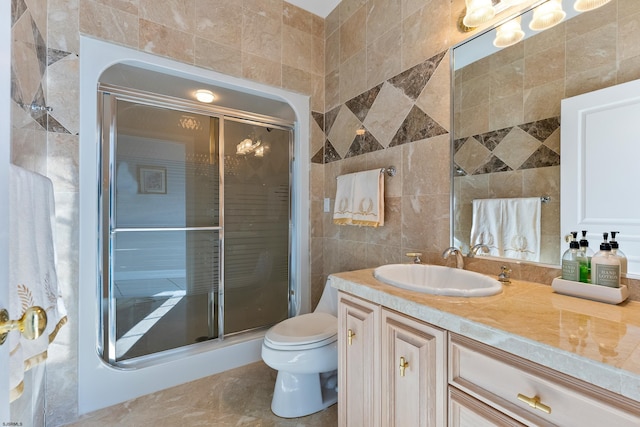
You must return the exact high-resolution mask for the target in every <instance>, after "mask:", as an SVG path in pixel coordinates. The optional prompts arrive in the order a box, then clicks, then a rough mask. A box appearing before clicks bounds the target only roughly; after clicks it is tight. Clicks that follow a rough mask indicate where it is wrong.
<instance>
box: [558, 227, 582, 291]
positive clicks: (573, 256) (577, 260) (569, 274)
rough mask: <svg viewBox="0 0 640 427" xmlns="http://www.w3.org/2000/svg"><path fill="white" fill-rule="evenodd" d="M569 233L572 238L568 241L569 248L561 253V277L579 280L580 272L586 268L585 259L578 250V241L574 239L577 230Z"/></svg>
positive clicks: (576, 235)
mask: <svg viewBox="0 0 640 427" xmlns="http://www.w3.org/2000/svg"><path fill="white" fill-rule="evenodd" d="M571 235H572V236H573V239H572V240H571V242H570V243H569V249H567V250H566V251H565V252H564V255H562V278H563V279H565V280H572V281H574V282H579V281H580V272H581V271H582V270H585V269H586V266H587V260H586V259H585V257H584V256H583V255H582V252H581V251H580V243H578V241H577V240H576V238H577V237H578V232H577V231H572V232H571ZM585 271H586V270H585Z"/></svg>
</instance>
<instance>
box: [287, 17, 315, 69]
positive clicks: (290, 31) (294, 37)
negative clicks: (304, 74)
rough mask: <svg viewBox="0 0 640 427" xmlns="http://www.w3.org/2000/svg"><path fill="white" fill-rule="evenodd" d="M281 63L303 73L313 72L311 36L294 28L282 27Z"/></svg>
mask: <svg viewBox="0 0 640 427" xmlns="http://www.w3.org/2000/svg"><path fill="white" fill-rule="evenodd" d="M282 51H283V53H284V54H283V55H282V63H283V64H284V65H289V66H291V67H294V68H298V69H300V70H305V71H308V72H310V71H314V70H313V69H312V66H313V65H314V49H313V45H312V36H311V34H309V33H305V32H303V31H300V30H298V29H296V28H293V27H290V26H288V25H284V26H283V27H282Z"/></svg>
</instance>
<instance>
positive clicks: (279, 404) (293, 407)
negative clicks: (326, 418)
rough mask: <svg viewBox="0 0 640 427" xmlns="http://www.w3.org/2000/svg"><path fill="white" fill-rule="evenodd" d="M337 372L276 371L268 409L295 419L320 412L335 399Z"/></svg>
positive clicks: (283, 416) (336, 399) (284, 416)
mask: <svg viewBox="0 0 640 427" xmlns="http://www.w3.org/2000/svg"><path fill="white" fill-rule="evenodd" d="M336 381H337V371H332V372H327V373H321V374H292V373H290V372H285V371H278V377H277V378H276V385H275V388H274V391H273V400H272V401H271V411H272V412H273V413H274V414H276V415H277V416H279V417H282V418H298V417H304V416H306V415H310V414H313V413H315V412H318V411H322V410H323V409H325V408H328V407H329V406H331V405H333V404H334V403H336V402H337V401H338V392H337V390H336V389H337V384H336Z"/></svg>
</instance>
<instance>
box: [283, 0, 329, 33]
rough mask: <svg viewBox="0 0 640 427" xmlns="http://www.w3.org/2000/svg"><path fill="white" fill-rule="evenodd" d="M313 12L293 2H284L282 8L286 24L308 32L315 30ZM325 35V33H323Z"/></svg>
mask: <svg viewBox="0 0 640 427" xmlns="http://www.w3.org/2000/svg"><path fill="white" fill-rule="evenodd" d="M313 16H314V15H313V14H312V13H310V12H307V11H306V10H304V9H301V8H299V7H298V6H295V5H293V4H290V3H287V2H284V3H283V10H282V22H283V24H285V25H288V26H290V27H293V28H296V29H298V30H300V31H303V32H305V33H308V34H312V32H313V30H314V28H313V27H314V19H313ZM323 37H324V34H323Z"/></svg>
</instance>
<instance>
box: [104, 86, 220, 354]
mask: <svg viewBox="0 0 640 427" xmlns="http://www.w3.org/2000/svg"><path fill="white" fill-rule="evenodd" d="M114 98H115V97H112V98H111V99H110V100H109V101H107V102H106V103H105V105H107V107H106V108H112V109H115V112H116V113H115V115H114V116H115V120H114V122H113V125H112V126H113V131H112V134H113V142H112V144H111V153H110V155H109V157H110V158H111V161H110V162H109V164H106V165H105V166H104V167H110V168H111V171H110V176H111V177H112V182H111V186H110V193H111V198H110V200H111V201H112V203H111V204H110V206H105V207H104V209H110V212H109V213H110V215H109V216H108V217H109V218H110V221H109V224H108V229H109V239H108V243H109V248H105V250H108V251H109V254H110V257H109V258H110V259H111V263H110V265H109V267H108V273H109V277H110V280H109V286H108V295H105V297H106V301H107V303H106V305H107V311H108V314H107V316H108V320H107V323H106V324H107V325H109V328H110V330H109V332H108V335H109V337H108V339H106V340H105V345H106V346H107V348H108V359H109V361H110V362H111V363H114V364H117V362H119V361H124V360H128V359H132V358H136V357H140V356H145V355H149V354H154V353H158V352H161V351H165V350H169V349H174V348H178V347H183V346H186V345H190V344H194V343H196V342H199V341H202V340H206V339H211V338H215V337H217V336H218V323H217V322H218V316H217V313H218V308H217V307H218V303H219V301H218V289H219V282H220V259H221V257H220V230H221V227H220V214H219V211H220V209H219V206H220V203H219V202H220V201H219V196H220V191H219V188H220V183H219V160H218V154H219V151H218V134H219V130H218V127H219V119H218V118H217V117H210V116H207V115H202V114H193V113H186V112H184V111H177V110H173V109H168V108H162V107H158V106H151V105H144V104H140V103H136V102H131V101H128V100H123V99H114Z"/></svg>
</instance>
